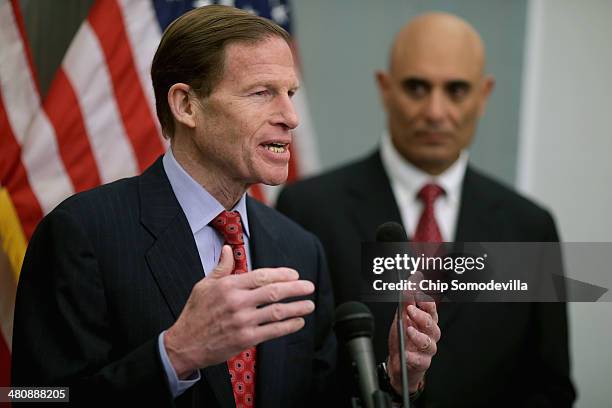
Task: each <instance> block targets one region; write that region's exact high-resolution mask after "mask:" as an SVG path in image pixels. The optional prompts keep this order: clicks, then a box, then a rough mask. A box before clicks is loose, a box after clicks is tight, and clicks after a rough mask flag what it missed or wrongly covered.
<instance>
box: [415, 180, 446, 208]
mask: <svg viewBox="0 0 612 408" xmlns="http://www.w3.org/2000/svg"><path fill="white" fill-rule="evenodd" d="M442 194H444V189H443V188H442V187H440V186H439V185H437V184H433V183H427V184H425V185H424V186H423V188H421V190H420V191H419V194H418V197H419V198H420V199H421V201H423V203H425V205H431V204H433V203H434V202H435V201H436V199H437V198H438V197H440V196H441V195H442Z"/></svg>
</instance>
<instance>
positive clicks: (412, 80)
mask: <svg viewBox="0 0 612 408" xmlns="http://www.w3.org/2000/svg"><path fill="white" fill-rule="evenodd" d="M401 82H402V85H403V86H414V85H424V86H431V82H430V81H428V80H426V79H425V78H419V77H408V78H404V79H402V81H401Z"/></svg>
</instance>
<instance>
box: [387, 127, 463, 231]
mask: <svg viewBox="0 0 612 408" xmlns="http://www.w3.org/2000/svg"><path fill="white" fill-rule="evenodd" d="M380 156H381V160H382V164H383V168H384V169H385V172H386V173H387V175H388V177H389V180H390V181H391V190H392V191H393V196H394V197H395V202H396V203H397V206H398V208H399V212H400V216H401V218H402V224H403V225H404V228H405V229H406V234H408V236H409V237H412V236H414V233H415V232H416V228H417V225H418V223H419V219H420V218H421V213H422V212H423V202H422V201H421V200H420V199H419V198H418V193H419V191H420V190H421V188H423V186H424V185H425V184H427V183H435V184H437V185H439V186H440V187H442V188H443V189H444V192H445V194H443V195H442V196H440V197H439V198H438V199H437V200H436V201H435V203H434V213H435V216H436V222H437V223H438V227H439V228H440V233H441V234H442V239H443V240H444V241H445V242H452V241H454V240H455V233H456V229H457V218H458V216H459V206H460V204H461V189H462V187H463V178H464V176H465V170H466V168H467V163H468V153H467V151H465V150H464V151H462V152H461V154H460V155H459V158H458V159H457V161H455V163H453V164H452V165H451V166H450V167H449V168H448V169H446V171H444V172H443V173H442V174H440V175H438V176H432V175H431V174H428V173H425V172H424V171H423V170H421V169H419V168H417V167H416V166H414V165H413V164H412V163H410V162H409V161H408V160H406V159H404V158H403V157H402V156H401V155H400V153H399V152H398V151H397V149H396V148H395V146H394V145H393V142H392V141H391V136H390V135H389V134H388V132H385V134H384V135H383V137H382V140H381V144H380Z"/></svg>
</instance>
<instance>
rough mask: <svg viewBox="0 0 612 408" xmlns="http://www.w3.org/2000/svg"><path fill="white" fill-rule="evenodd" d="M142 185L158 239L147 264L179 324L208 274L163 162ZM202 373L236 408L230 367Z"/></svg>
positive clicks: (223, 401)
mask: <svg viewBox="0 0 612 408" xmlns="http://www.w3.org/2000/svg"><path fill="white" fill-rule="evenodd" d="M139 183H140V185H139V188H140V197H141V222H142V224H143V225H144V226H145V228H147V230H148V231H149V232H150V233H151V234H152V235H153V237H154V238H155V242H154V243H153V245H152V246H151V248H150V249H149V250H148V252H147V254H146V259H147V263H148V265H149V268H150V269H151V273H152V274H153V276H154V278H155V280H156V282H157V285H158V286H159V290H160V291H161V292H162V294H163V296H164V299H165V300H166V302H167V304H168V306H169V308H170V310H171V311H172V315H173V316H174V319H175V320H176V319H177V318H178V316H179V315H180V313H181V311H182V310H183V307H184V306H185V303H186V302H187V299H188V298H189V294H190V293H191V289H192V288H193V286H194V285H195V284H196V283H197V282H198V281H199V280H201V279H202V278H203V277H204V270H203V268H202V263H201V261H200V257H199V255H198V250H197V247H196V243H195V240H194V238H193V234H192V233H191V229H190V227H189V223H188V222H187V218H186V217H185V214H184V213H183V211H182V209H181V207H180V204H179V203H178V201H177V200H176V197H175V196H174V192H173V191H172V187H171V186H170V182H169V181H168V178H167V176H166V173H165V171H164V168H163V165H162V161H161V158H160V159H158V160H157V161H156V162H155V163H154V164H153V166H151V167H150V168H149V169H148V170H147V171H146V172H145V173H144V174H143V175H142V176H141V177H140V180H139ZM201 371H202V374H203V376H204V377H205V378H206V380H207V382H208V383H209V384H210V386H211V388H212V390H213V392H214V394H215V396H216V398H217V400H218V401H219V404H220V406H222V407H228V408H229V407H234V406H235V403H234V395H233V391H232V387H231V382H230V379H229V372H228V369H227V364H226V363H222V364H218V365H216V366H212V367H207V368H205V369H203V370H201Z"/></svg>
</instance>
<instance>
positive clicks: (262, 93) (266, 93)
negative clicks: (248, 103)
mask: <svg viewBox="0 0 612 408" xmlns="http://www.w3.org/2000/svg"><path fill="white" fill-rule="evenodd" d="M253 95H255V96H268V95H270V91H268V90H267V89H262V90H259V91H255V92H253Z"/></svg>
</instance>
